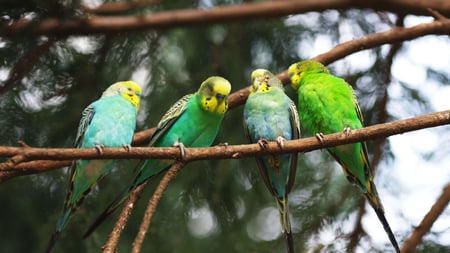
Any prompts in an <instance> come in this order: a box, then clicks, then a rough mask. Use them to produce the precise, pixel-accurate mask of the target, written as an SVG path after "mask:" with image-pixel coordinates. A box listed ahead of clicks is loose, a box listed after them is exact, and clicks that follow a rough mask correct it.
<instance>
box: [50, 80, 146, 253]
mask: <svg viewBox="0 0 450 253" xmlns="http://www.w3.org/2000/svg"><path fill="white" fill-rule="evenodd" d="M141 94H142V90H141V87H140V86H139V85H138V84H137V83H135V82H132V81H124V82H117V83H115V84H113V85H111V86H109V87H108V88H107V89H106V90H105V91H104V92H103V94H102V96H101V97H100V99H98V100H97V101H95V102H93V103H91V104H90V105H89V106H88V107H86V108H85V109H84V111H83V113H82V118H81V120H80V123H79V125H78V132H77V136H76V139H75V147H76V148H96V149H97V150H98V151H99V153H101V152H102V148H103V147H120V146H123V147H124V148H126V149H127V150H129V149H130V148H131V146H130V144H131V141H132V139H133V134H134V129H135V127H136V115H137V112H138V110H139V104H140V98H141ZM112 166H113V161H112V160H77V161H74V162H73V163H72V165H71V166H70V182H69V189H68V192H67V196H66V200H65V203H64V207H63V212H62V215H61V217H60V218H59V219H58V222H57V224H56V230H55V232H54V233H53V235H52V237H51V238H50V240H49V242H48V245H47V248H46V252H50V251H51V250H52V248H53V246H54V244H55V242H56V240H57V238H58V237H59V234H60V233H61V232H62V230H63V229H64V227H65V226H66V224H67V222H68V221H69V218H70V217H71V215H72V213H73V212H75V210H76V209H77V208H78V207H79V206H80V205H81V203H82V202H83V200H84V199H85V197H86V196H87V194H88V193H89V192H90V191H91V190H92V188H93V187H94V186H95V184H96V183H97V182H98V181H99V180H101V179H102V178H103V177H104V176H105V174H106V173H107V172H108V171H109V170H110V169H111V168H112Z"/></svg>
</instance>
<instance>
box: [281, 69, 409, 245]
mask: <svg viewBox="0 0 450 253" xmlns="http://www.w3.org/2000/svg"><path fill="white" fill-rule="evenodd" d="M288 73H289V77H290V79H291V83H292V87H293V88H294V90H295V91H296V92H297V93H298V107H299V115H300V120H301V122H302V124H303V125H304V126H305V128H306V129H307V130H308V131H309V132H310V133H311V134H316V136H317V137H318V138H319V140H321V138H322V137H321V136H322V135H323V134H331V133H337V132H341V131H344V132H345V133H346V134H350V131H351V129H358V128H362V126H363V118H362V114H361V111H360V109H359V105H358V102H357V100H356V97H355V95H354V92H353V89H352V87H351V86H350V85H349V84H347V83H346V82H345V80H343V79H341V78H338V77H336V76H333V75H332V74H330V72H329V71H328V69H327V68H326V67H325V66H324V65H322V64H321V63H319V62H316V61H313V60H306V61H302V62H299V63H295V64H292V65H291V66H290V67H289V69H288ZM327 150H328V152H329V153H330V154H331V155H332V156H333V157H334V159H335V160H336V161H337V162H338V163H339V164H340V165H341V167H342V169H343V172H344V174H345V176H346V177H347V179H348V180H349V181H350V182H351V183H353V184H355V185H356V186H358V187H359V189H361V191H362V192H363V193H364V195H365V197H366V199H367V200H368V201H369V203H370V205H371V206H372V207H373V209H374V210H375V213H376V214H377V216H378V218H379V220H380V221H381V223H382V224H383V227H384V230H385V231H386V233H387V234H388V236H389V240H390V241H391V243H392V245H393V247H394V248H395V250H396V252H400V250H399V246H398V243H397V240H396V239H395V236H394V234H393V233H392V230H391V228H390V226H389V224H388V222H387V220H386V217H385V214H384V208H383V205H382V204H381V201H380V198H379V196H378V193H377V189H376V187H375V184H374V182H373V176H372V172H371V169H370V164H369V160H368V156H367V147H366V143H365V142H358V143H352V144H346V145H340V146H337V147H332V148H328V149H327Z"/></svg>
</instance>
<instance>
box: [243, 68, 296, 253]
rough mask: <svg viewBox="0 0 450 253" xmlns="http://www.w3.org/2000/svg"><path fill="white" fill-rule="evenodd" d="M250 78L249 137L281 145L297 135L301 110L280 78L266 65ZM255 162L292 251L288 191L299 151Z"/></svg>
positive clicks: (246, 119)
mask: <svg viewBox="0 0 450 253" xmlns="http://www.w3.org/2000/svg"><path fill="white" fill-rule="evenodd" d="M251 78H252V85H251V87H250V95H249V96H248V99H247V102H246V103H245V107H244V129H245V132H246V135H247V137H248V139H249V141H250V142H251V143H259V144H260V145H261V147H264V144H265V142H266V141H277V143H278V145H280V147H282V146H283V142H284V141H285V140H293V139H298V138H299V137H300V123H299V120H298V112H297V109H296V107H295V104H294V102H292V100H291V99H290V98H289V97H288V96H287V95H286V94H285V93H284V89H283V84H282V83H281V81H280V80H279V79H278V78H277V77H276V76H274V75H273V74H272V73H271V72H269V71H268V70H265V69H257V70H255V71H253V72H252V75H251ZM256 163H257V165H258V169H259V172H260V174H261V176H262V178H263V179H264V183H265V184H266V186H267V188H268V189H269V191H270V193H272V195H273V196H274V197H275V200H276V203H277V207H278V211H279V212H280V220H281V228H282V231H283V233H284V235H285V239H286V243H287V248H288V252H289V253H293V252H294V243H293V240H292V232H291V224H290V221H289V208H288V193H289V192H290V191H291V189H292V185H293V184H294V180H295V172H296V170H297V153H290V154H281V155H268V156H263V157H258V158H256Z"/></svg>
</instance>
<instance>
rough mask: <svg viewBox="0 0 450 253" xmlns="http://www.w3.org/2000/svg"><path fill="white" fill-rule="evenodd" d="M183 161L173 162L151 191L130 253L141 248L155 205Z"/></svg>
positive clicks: (183, 163) (137, 251) (180, 167)
mask: <svg viewBox="0 0 450 253" xmlns="http://www.w3.org/2000/svg"><path fill="white" fill-rule="evenodd" d="M184 165H185V162H183V161H179V162H176V163H175V164H173V165H172V166H171V167H170V169H169V170H168V171H167V173H166V174H165V175H164V177H163V179H161V181H160V182H159V185H158V187H157V188H156V190H155V192H154V193H153V196H152V198H151V199H150V201H149V202H148V206H147V209H146V210H145V214H144V218H142V222H141V226H140V227H139V232H138V233H137V235H136V238H135V239H134V242H133V248H132V249H131V253H139V252H140V251H141V248H142V243H143V242H144V239H145V235H146V234H147V232H148V229H149V228H150V223H151V220H152V216H153V214H154V213H155V210H156V207H157V206H158V202H159V200H160V199H161V197H162V195H163V193H164V191H165V190H166V189H167V186H168V185H169V183H170V182H171V181H172V180H173V179H175V177H176V176H177V174H178V172H179V171H180V170H181V169H182V168H183V166H184Z"/></svg>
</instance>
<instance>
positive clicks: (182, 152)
mask: <svg viewBox="0 0 450 253" xmlns="http://www.w3.org/2000/svg"><path fill="white" fill-rule="evenodd" d="M173 146H174V147H178V148H179V149H180V154H181V159H182V160H184V158H185V157H186V147H185V146H184V144H183V143H182V142H179V141H176V142H175V143H174V144H173Z"/></svg>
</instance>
